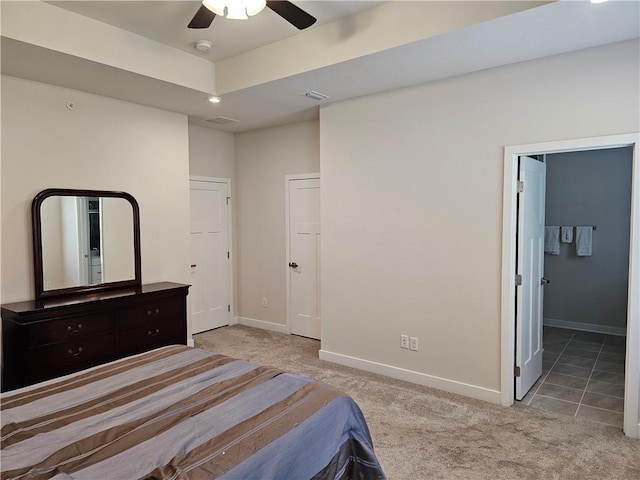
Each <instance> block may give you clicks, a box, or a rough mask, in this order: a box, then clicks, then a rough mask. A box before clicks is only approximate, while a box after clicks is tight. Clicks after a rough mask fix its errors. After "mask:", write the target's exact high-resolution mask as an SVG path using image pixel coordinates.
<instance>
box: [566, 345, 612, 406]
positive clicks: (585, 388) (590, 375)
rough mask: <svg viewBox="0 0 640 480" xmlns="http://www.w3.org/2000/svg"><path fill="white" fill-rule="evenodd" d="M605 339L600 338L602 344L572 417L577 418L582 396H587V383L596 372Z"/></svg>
mask: <svg viewBox="0 0 640 480" xmlns="http://www.w3.org/2000/svg"><path fill="white" fill-rule="evenodd" d="M606 339H607V337H606V336H605V337H603V338H602V344H601V345H600V350H599V351H598V356H597V357H596V361H595V362H593V367H592V368H591V373H590V374H589V378H587V383H586V384H585V386H584V391H583V392H582V397H580V402H579V403H578V408H577V409H576V413H575V414H574V415H573V416H574V417H577V416H578V412H579V411H580V407H581V406H582V401H583V400H584V396H585V395H586V394H587V387H589V382H590V381H591V377H592V376H593V372H595V370H596V364H597V363H598V359H599V358H600V354H601V353H602V348H603V347H604V342H605V341H606Z"/></svg>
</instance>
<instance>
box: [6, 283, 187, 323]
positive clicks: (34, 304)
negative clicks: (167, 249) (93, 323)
mask: <svg viewBox="0 0 640 480" xmlns="http://www.w3.org/2000/svg"><path fill="white" fill-rule="evenodd" d="M189 287H190V285H185V284H182V283H173V282H159V283H149V284H147V285H142V286H140V287H127V288H118V289H113V290H102V291H100V292H96V293H83V294H79V295H65V296H60V297H52V298H46V299H42V300H26V301H24V302H15V303H6V304H3V305H2V309H3V310H5V309H6V310H10V311H11V312H13V313H15V314H18V315H20V314H22V313H28V312H34V311H46V310H50V309H55V308H61V307H68V306H72V305H81V304H86V303H90V302H100V301H105V300H114V299H122V298H126V297H135V296H137V295H144V294H150V293H154V292H165V291H168V290H178V289H188V288H189Z"/></svg>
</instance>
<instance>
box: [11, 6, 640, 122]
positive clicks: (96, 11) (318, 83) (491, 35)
mask: <svg viewBox="0 0 640 480" xmlns="http://www.w3.org/2000/svg"><path fill="white" fill-rule="evenodd" d="M3 3H4V2H3ZM47 3H50V4H53V5H56V6H58V7H61V8H64V9H67V10H72V11H73V12H75V13H78V14H81V15H83V16H86V17H90V18H94V19H96V20H99V21H101V22H104V23H108V24H109V25H113V26H117V27H119V28H121V29H124V30H128V31H130V32H134V33H136V34H138V35H142V36H144V37H147V38H150V39H152V40H155V41H156V42H160V43H164V44H166V45H170V46H172V47H175V48H177V49H180V50H181V51H184V52H188V53H190V54H193V55H197V56H200V57H202V58H205V59H206V60H209V61H211V62H214V63H215V62H221V63H224V62H223V61H226V62H229V61H233V60H234V59H235V58H237V57H238V56H242V55H243V54H244V55H247V52H249V53H251V52H252V51H256V52H261V51H262V50H256V49H259V48H261V47H262V48H265V47H264V46H265V45H266V46H270V47H272V49H273V48H275V47H274V45H279V44H278V43H274V42H278V41H279V40H282V39H286V38H290V37H293V36H295V35H300V37H296V38H300V39H303V38H305V37H303V36H304V35H306V34H308V32H309V31H311V30H313V29H317V28H318V27H319V26H320V25H323V24H324V25H329V24H331V22H334V23H335V22H342V23H340V25H345V24H347V23H346V22H349V21H350V19H352V18H356V17H355V16H354V15H358V14H359V13H360V14H362V13H363V12H364V11H366V10H370V11H371V12H372V13H371V15H373V14H374V13H375V12H376V11H377V10H380V11H383V9H384V8H386V10H384V12H386V13H387V14H388V12H389V11H390V10H389V9H388V8H389V4H388V2H365V1H362V2H359V1H297V2H295V3H296V4H298V5H299V6H301V7H302V8H303V9H304V10H306V11H307V12H309V13H310V14H312V15H314V16H315V17H316V18H318V22H317V24H316V25H314V26H312V27H311V28H310V29H308V30H306V31H303V32H298V31H297V30H296V29H295V28H294V27H292V26H291V25H289V24H288V23H287V22H286V21H285V20H283V19H282V18H280V17H279V16H277V15H276V14H275V13H273V12H271V11H265V12H261V13H260V14H258V15H257V16H255V17H252V18H250V19H249V20H246V21H234V20H227V19H224V18H220V17H216V18H215V20H214V22H213V24H212V26H211V27H210V28H209V29H206V30H189V29H187V28H186V25H187V23H188V22H189V21H190V20H191V18H192V17H193V15H194V13H195V12H196V11H197V9H198V8H199V2H197V1H153V2H137V1H135V2H132V1H108V2H104V1H64V2H57V1H56V2H47ZM403 3H405V7H406V3H407V2H403ZM639 5H640V4H639V3H638V2H635V1H634V2H609V3H605V4H600V5H592V4H590V3H588V2H573V1H571V2H553V3H550V4H543V3H542V2H541V6H537V7H535V8H530V9H527V10H523V11H520V12H516V13H513V14H509V15H505V16H501V17H498V18H493V19H489V20H487V21H482V22H479V23H475V24H471V25H468V26H465V27H464V28H457V29H452V30H450V31H446V32H443V33H440V34H437V35H431V36H428V37H425V38H423V39H420V40H417V41H407V42H405V43H402V44H396V45H392V46H390V47H389V48H384V47H378V48H377V49H376V51H373V52H372V53H369V54H363V55H359V56H353V58H349V59H347V60H345V61H336V62H325V63H324V64H320V63H319V64H318V66H317V68H308V69H306V70H305V71H300V72H297V73H293V74H290V75H284V76H281V77H279V78H274V79H272V80H269V81H263V82H257V83H255V84H252V85H248V86H243V87H240V88H237V89H235V90H234V89H229V91H228V92H225V93H224V94H223V95H222V103H220V104H218V105H215V106H213V105H211V104H208V102H206V101H204V100H203V94H202V92H198V91H193V90H189V89H186V88H182V87H180V86H178V85H172V84H170V83H167V82H163V81H160V80H157V79H153V78H147V77H144V76H141V75H136V74H134V73H132V72H128V71H126V70H122V69H114V68H112V67H109V66H107V65H103V64H100V63H96V62H87V61H82V60H81V59H78V58H76V57H73V56H71V55H65V54H64V53H61V52H57V51H54V50H51V49H48V48H44V47H42V46H38V45H30V44H27V43H24V42H21V41H17V40H14V39H10V38H5V37H3V38H2V72H3V73H5V74H9V75H15V76H18V77H22V78H28V79H32V80H36V81H43V82H47V83H52V84H55V85H61V86H65V87H69V88H73V89H77V90H83V91H88V92H92V93H97V94H100V95H106V96H110V97H114V98H120V99H123V100H127V101H131V102H136V103H141V104H144V105H151V106H155V107H159V108H164V109H167V110H171V111H176V112H180V113H184V114H187V115H189V121H190V123H192V124H197V125H201V126H205V127H210V128H216V129H219V130H223V131H228V132H242V131H248V130H253V129H258V128H264V127H269V126H274V125H281V124H285V123H290V122H293V121H300V120H306V119H313V118H317V117H318V106H319V105H322V104H327V103H331V102H335V101H340V100H345V99H348V98H354V97H358V96H362V95H368V94H372V93H377V92H382V91H386V90H391V89H397V88H403V87H407V86H411V85H416V84H420V83H425V82H429V81H434V80H438V79H442V78H447V77H451V76H456V75H461V74H465V73H469V72H474V71H479V70H483V69H487V68H492V67H497V66H501V65H506V64H510V63H516V62H521V61H526V60H531V59H535V58H540V57H544V56H548V55H555V54H560V53H564V52H569V51H573V50H579V49H583V48H590V47H594V46H598V45H605V44H608V43H613V42H619V41H624V40H629V39H638V37H639V36H640V9H639ZM391 6H392V7H394V5H391ZM387 18H388V22H389V23H388V25H389V27H388V28H389V29H390V30H392V29H395V32H396V34H398V30H401V29H402V24H398V23H394V18H393V16H388V17H387ZM418 20H420V19H418ZM348 24H349V25H351V26H353V25H356V26H357V25H360V24H359V23H358V22H355V21H353V22H351V23H348ZM353 28H355V27H353ZM400 33H401V32H400ZM198 39H208V40H210V41H212V43H213V45H214V48H213V51H212V52H211V54H209V55H204V56H203V55H202V54H200V53H198V52H196V51H195V50H194V48H193V43H194V41H195V40H198ZM321 53H322V49H321V48H320V50H318V52H300V55H304V56H305V59H306V60H308V57H309V56H310V54H317V56H318V57H320V56H321ZM190 58H192V57H190ZM258 58H261V57H260V56H258ZM309 90H316V91H320V92H322V93H325V94H327V95H329V96H330V98H329V99H328V100H325V101H323V102H317V101H315V100H311V99H309V98H306V97H304V96H303V95H301V94H302V93H304V92H306V91H309ZM216 117H226V118H231V119H234V120H238V122H234V123H229V124H227V125H220V124H217V123H209V122H205V121H204V120H206V119H211V118H216Z"/></svg>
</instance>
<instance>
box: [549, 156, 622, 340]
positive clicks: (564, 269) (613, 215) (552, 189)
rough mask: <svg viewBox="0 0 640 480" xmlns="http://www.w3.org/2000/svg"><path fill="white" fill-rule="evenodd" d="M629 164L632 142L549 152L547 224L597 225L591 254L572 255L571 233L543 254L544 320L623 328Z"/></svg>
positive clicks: (590, 326) (590, 327)
mask: <svg viewBox="0 0 640 480" xmlns="http://www.w3.org/2000/svg"><path fill="white" fill-rule="evenodd" d="M631 164H632V150H631V148H630V147H629V148H617V149H609V150H594V151H588V152H571V153H558V154H554V155H548V156H547V192H546V224H547V225H596V226H597V230H596V231H594V232H593V255H592V256H591V257H578V256H576V250H575V237H574V243H572V244H565V243H561V244H560V245H561V247H560V255H559V256H551V255H545V277H546V278H548V279H549V280H551V283H550V284H548V285H547V286H546V287H545V298H544V317H545V323H547V324H554V323H557V321H561V322H577V323H579V324H582V325H584V327H583V328H584V329H587V330H594V329H595V330H596V331H598V330H602V329H601V328H599V327H605V329H604V331H607V327H613V328H614V329H624V328H626V322H627V319H626V316H627V278H628V274H629V219H630V215H631ZM594 325H596V327H595V328H594ZM612 333H613V331H612Z"/></svg>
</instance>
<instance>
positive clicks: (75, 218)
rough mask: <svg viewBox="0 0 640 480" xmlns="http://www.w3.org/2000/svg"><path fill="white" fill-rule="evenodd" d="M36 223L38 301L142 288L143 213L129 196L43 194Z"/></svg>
mask: <svg viewBox="0 0 640 480" xmlns="http://www.w3.org/2000/svg"><path fill="white" fill-rule="evenodd" d="M32 220H33V238H34V242H33V246H34V269H35V285H36V299H40V298H43V297H51V296H57V295H64V294H73V293H83V292H93V291H98V290H104V289H108V288H116V287H125V286H139V285H140V284H141V279H140V270H141V268H140V218H139V208H138V203H137V202H136V200H135V198H133V197H132V196H131V195H129V194H128V193H124V192H110V191H101V190H67V189H47V190H43V191H42V192H40V193H39V194H38V195H36V197H35V198H34V199H33V203H32Z"/></svg>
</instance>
